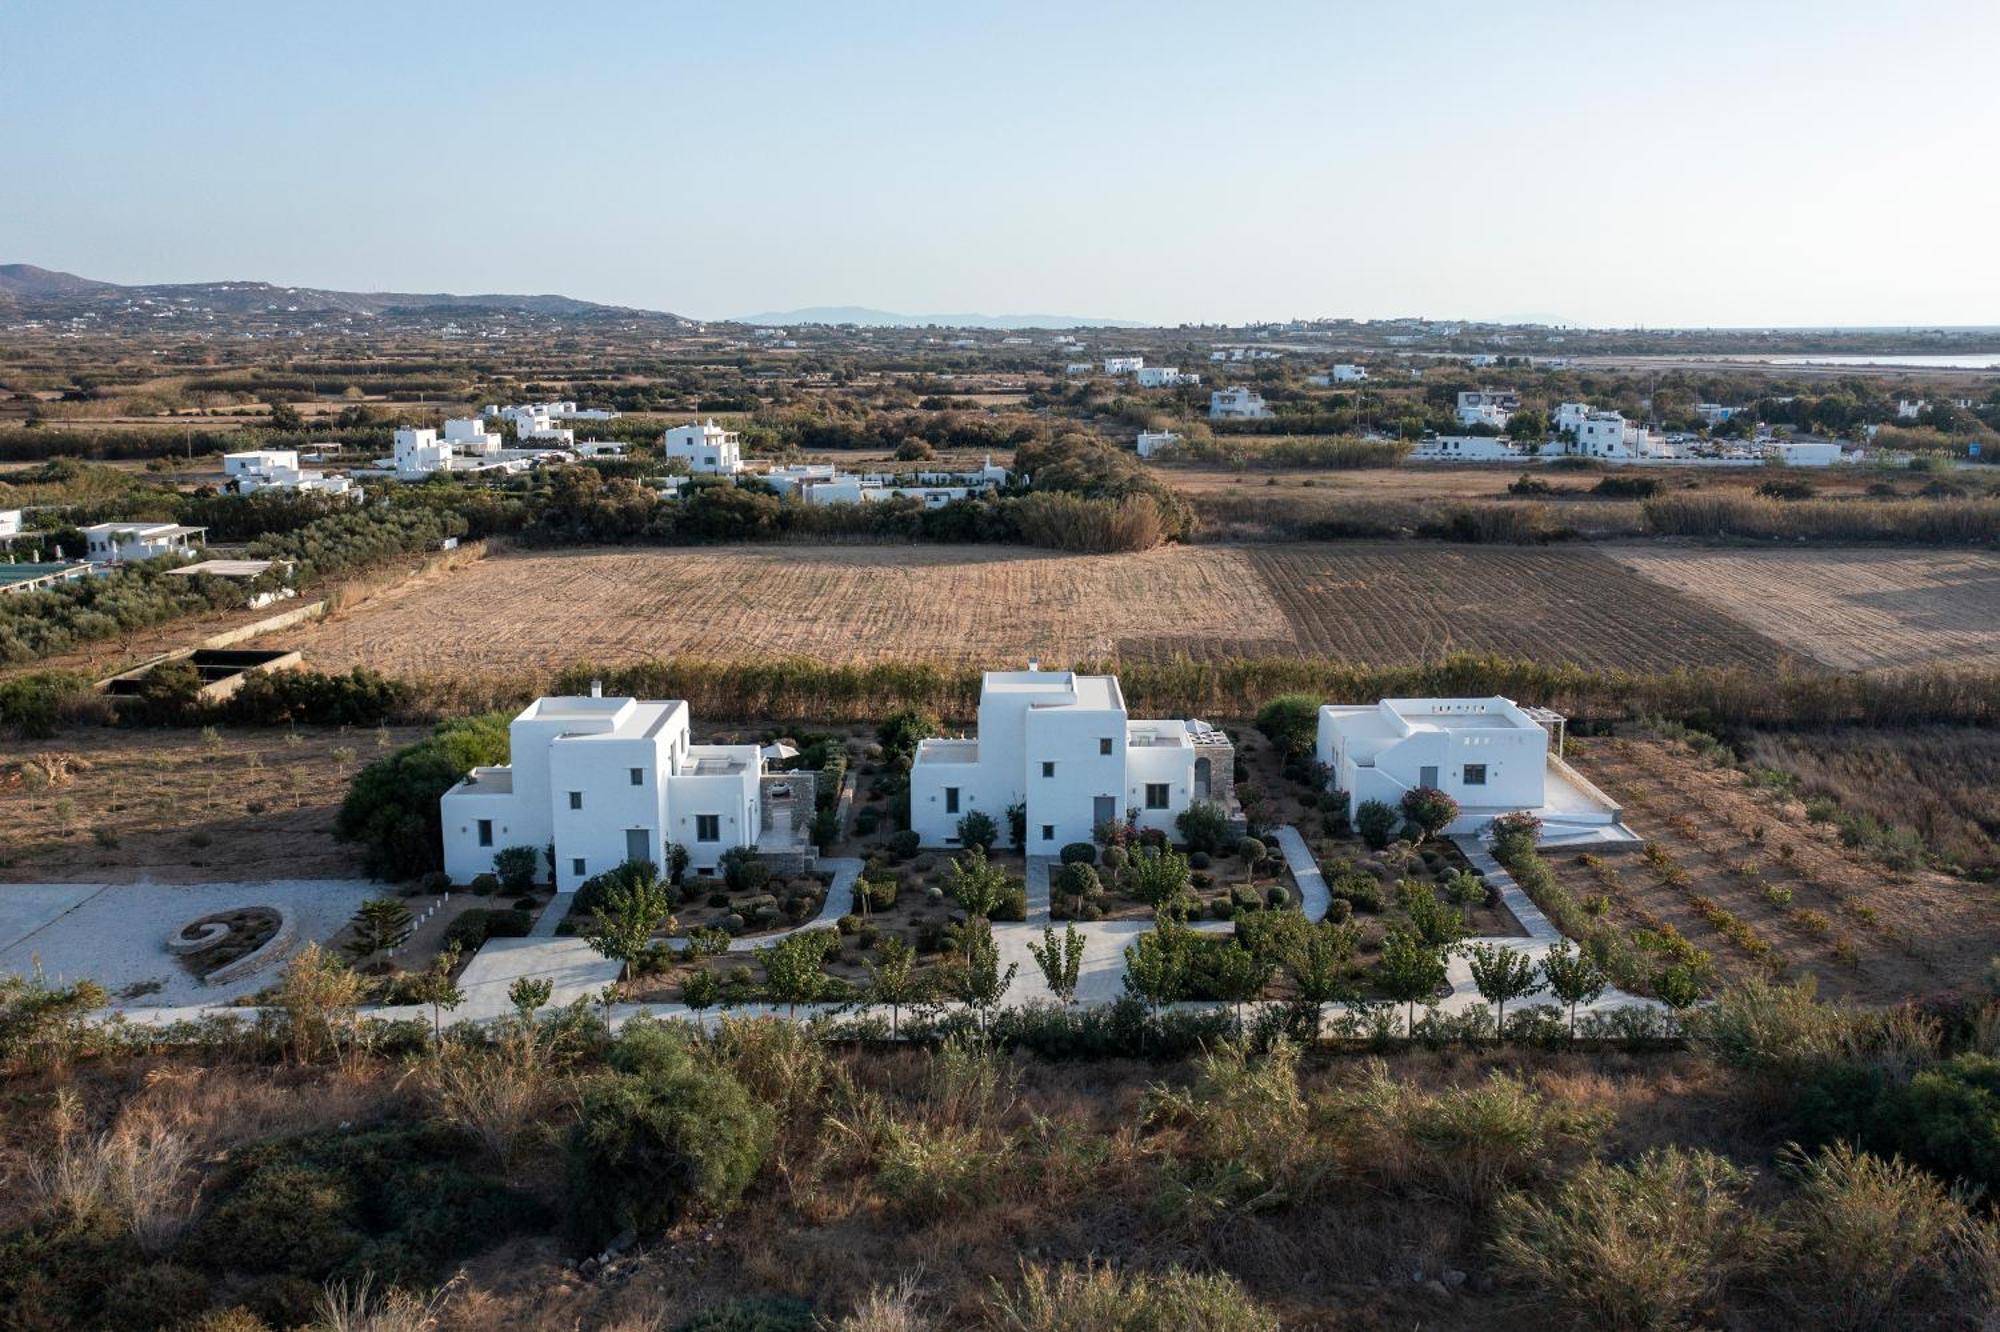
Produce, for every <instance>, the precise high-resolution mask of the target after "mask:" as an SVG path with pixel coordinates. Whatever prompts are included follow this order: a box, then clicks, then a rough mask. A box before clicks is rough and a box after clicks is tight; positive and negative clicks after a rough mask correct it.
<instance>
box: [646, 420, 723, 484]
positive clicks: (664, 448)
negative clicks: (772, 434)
mask: <svg viewBox="0 0 2000 1332" xmlns="http://www.w3.org/2000/svg"><path fill="white" fill-rule="evenodd" d="M660 451H661V453H663V454H664V455H665V456H667V457H669V458H679V459H680V460H681V461H682V462H684V463H686V464H687V466H688V471H690V472H692V473H694V474H695V475H697V476H734V475H736V474H737V473H738V472H740V471H742V470H743V445H742V441H741V440H740V439H739V438H738V436H737V434H736V432H735V431H734V430H724V429H723V428H722V427H721V426H719V425H717V424H716V423H715V421H714V419H713V418H710V419H709V420H708V421H706V422H704V423H702V424H700V425H694V424H692V423H690V424H688V425H684V426H675V427H673V428H672V429H670V430H668V431H667V432H666V433H665V434H664V435H661V436H660Z"/></svg>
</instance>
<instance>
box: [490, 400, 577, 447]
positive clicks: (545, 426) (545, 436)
mask: <svg viewBox="0 0 2000 1332" xmlns="http://www.w3.org/2000/svg"><path fill="white" fill-rule="evenodd" d="M565 409H567V412H565ZM575 410H576V404H575V403H573V402H534V403H525V404H522V405H520V406H516V407H499V408H489V409H488V412H487V419H488V420H496V419H497V420H501V421H512V422H513V423H514V438H515V439H516V440H518V441H520V442H521V443H523V444H533V445H540V446H543V447H547V448H554V449H566V448H568V447H569V446H570V445H571V444H573V443H575V442H576V432H575V431H574V430H571V429H569V428H568V427H566V426H560V425H557V424H556V422H558V421H566V420H569V419H570V415H569V413H574V412H575Z"/></svg>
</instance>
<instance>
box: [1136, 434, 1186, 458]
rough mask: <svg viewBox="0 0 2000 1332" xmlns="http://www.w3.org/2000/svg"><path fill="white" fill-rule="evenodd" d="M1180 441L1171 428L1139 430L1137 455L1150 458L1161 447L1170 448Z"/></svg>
mask: <svg viewBox="0 0 2000 1332" xmlns="http://www.w3.org/2000/svg"><path fill="white" fill-rule="evenodd" d="M1180 442H1181V437H1180V436H1179V435H1177V434H1175V433H1174V432H1173V431H1171V430H1141V431H1140V432H1139V443H1138V449H1139V456H1140V457H1141V458H1150V457H1152V456H1153V455H1154V454H1156V453H1158V452H1159V451H1160V450H1162V449H1170V448H1172V447H1173V446H1174V445H1176V444H1178V443H1180Z"/></svg>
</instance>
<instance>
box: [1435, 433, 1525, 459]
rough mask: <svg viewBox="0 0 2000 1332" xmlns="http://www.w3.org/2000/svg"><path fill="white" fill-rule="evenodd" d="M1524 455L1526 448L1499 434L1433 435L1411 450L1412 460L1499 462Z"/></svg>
mask: <svg viewBox="0 0 2000 1332" xmlns="http://www.w3.org/2000/svg"><path fill="white" fill-rule="evenodd" d="M1525 456H1526V450H1524V449H1523V448H1522V447H1521V446H1520V445H1519V444H1517V443H1515V442H1514V441H1513V440H1511V439H1507V438H1505V437H1504V436H1501V435H1432V436H1429V437H1428V438H1425V439H1422V440H1419V441H1418V442H1417V446H1416V447H1415V448H1414V449H1412V450H1411V451H1410V461H1412V462H1499V461H1504V460H1506V459H1509V458H1520V457H1525Z"/></svg>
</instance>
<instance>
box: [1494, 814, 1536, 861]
mask: <svg viewBox="0 0 2000 1332" xmlns="http://www.w3.org/2000/svg"><path fill="white" fill-rule="evenodd" d="M1487 831H1488V832H1490V833H1491V834H1492V835H1493V858H1494V859H1495V860H1498V861H1500V862H1501V863H1502V864H1509V863H1512V861H1513V860H1514V859H1515V858H1516V857H1518V856H1523V855H1527V854H1529V853H1531V852H1532V851H1534V849H1535V843H1536V842H1538V841H1540V840H1541V836H1542V821H1541V820H1540V819H1538V818H1536V817H1535V816H1534V815H1533V814H1530V813H1528V812H1527V811H1526V810H1520V811H1518V812H1516V813H1513V814H1502V815H1501V816H1500V817H1499V818H1497V819H1495V820H1493V822H1492V823H1490V824H1488V825H1487Z"/></svg>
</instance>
